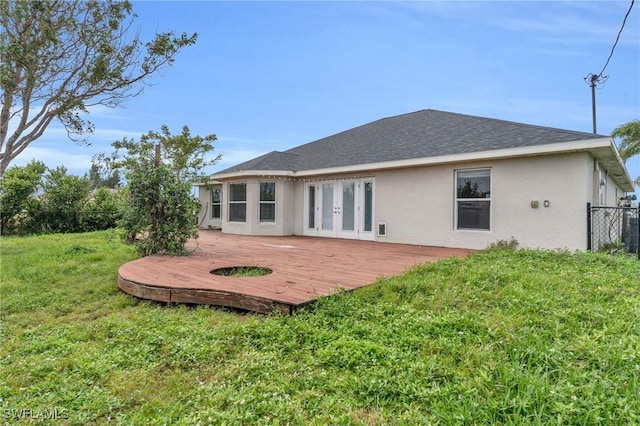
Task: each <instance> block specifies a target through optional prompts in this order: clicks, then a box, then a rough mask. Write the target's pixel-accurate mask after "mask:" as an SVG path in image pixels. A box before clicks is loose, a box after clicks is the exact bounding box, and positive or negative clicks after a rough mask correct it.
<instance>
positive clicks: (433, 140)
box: [199, 110, 634, 250]
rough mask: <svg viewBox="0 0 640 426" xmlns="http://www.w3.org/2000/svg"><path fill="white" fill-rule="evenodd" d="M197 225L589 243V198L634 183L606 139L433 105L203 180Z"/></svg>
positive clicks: (597, 201)
mask: <svg viewBox="0 0 640 426" xmlns="http://www.w3.org/2000/svg"><path fill="white" fill-rule="evenodd" d="M211 179H212V181H211V186H210V187H204V186H202V187H201V188H200V195H199V197H200V202H201V205H202V208H201V211H200V219H201V226H202V227H204V228H207V227H209V228H220V229H222V232H225V233H231V234H243V235H306V236H316V237H331V238H355V239H362V240H375V241H380V242H393V243H407V244H418V245H430V246H442V247H457V248H470V249H483V248H486V247H487V246H488V245H489V244H491V243H494V242H497V241H499V240H510V239H511V238H515V239H516V240H517V241H518V243H519V244H520V246H521V247H531V248H547V249H555V248H566V249H570V250H575V249H578V250H584V249H586V248H587V203H591V204H592V205H594V206H598V205H610V206H615V205H616V204H617V200H618V199H619V198H620V197H623V196H624V195H625V193H626V192H630V191H633V190H634V188H633V184H632V181H631V178H630V177H629V174H628V172H627V170H626V168H625V166H624V163H623V162H622V160H621V159H620V156H619V155H618V151H617V149H616V146H615V144H614V142H613V140H612V139H611V138H610V137H609V136H604V135H596V134H591V133H585V132H576V131H570V130H562V129H555V128H549V127H542V126H535V125H530V124H522V123H514V122H509V121H503V120H497V119H492V118H483V117H476V116H470V115H464V114H458V113H451V112H443V111H437V110H422V111H417V112H413V113H409V114H403V115H398V116H394V117H389V118H383V119H380V120H377V121H374V122H371V123H368V124H365V125H362V126H359V127H356V128H353V129H350V130H346V131H344V132H341V133H338V134H335V135H332V136H328V137H325V138H322V139H319V140H317V141H314V142H310V143H307V144H304V145H301V146H298V147H295V148H292V149H289V150H287V151H284V152H278V151H273V152H270V153H268V154H265V155H263V156H260V157H257V158H254V159H252V160H250V161H247V162H244V163H242V164H239V165H237V166H235V167H231V168H228V169H226V170H223V171H221V172H218V173H216V174H214V175H212V176H211Z"/></svg>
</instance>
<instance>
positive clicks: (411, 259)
mask: <svg viewBox="0 0 640 426" xmlns="http://www.w3.org/2000/svg"><path fill="white" fill-rule="evenodd" d="M191 244H192V248H193V247H195V252H194V253H193V254H192V255H191V256H186V257H170V256H162V255H154V256H148V257H145V258H142V259H138V260H134V261H132V262H129V263H126V264H124V265H122V266H121V267H120V269H119V271H118V286H119V287H120V289H121V290H123V291H124V292H126V293H128V294H131V295H133V296H136V297H139V298H142V299H151V300H156V301H161V302H174V303H195V304H210V305H219V306H227V307H234V308H240V309H246V310H250V311H256V312H262V313H268V312H272V311H280V312H282V313H285V314H289V313H291V312H292V311H293V310H295V309H297V308H299V307H301V306H304V305H305V304H307V303H309V302H310V301H312V300H314V299H316V298H318V297H321V296H326V295H328V294H331V293H333V292H336V291H341V290H353V289H356V288H359V287H363V286H366V285H368V284H371V283H373V282H374V281H375V280H376V279H377V278H379V277H384V276H391V275H398V274H401V273H403V272H404V271H405V270H407V269H408V268H410V267H411V266H413V265H415V264H416V263H423V262H430V261H434V260H438V259H442V258H446V257H451V256H466V255H467V254H468V253H469V252H470V250H463V249H449V248H442V247H425V246H414V245H406V244H389V243H380V242H372V241H356V240H344V239H332V238H313V237H254V236H242V235H229V234H223V233H222V232H220V231H210V230H201V231H200V238H199V239H198V241H197V242H192V243H191ZM234 266H261V267H267V268H270V269H271V270H273V273H271V274H269V275H264V276H258V277H232V276H220V275H214V274H212V273H211V271H212V270H214V269H218V268H224V267H234Z"/></svg>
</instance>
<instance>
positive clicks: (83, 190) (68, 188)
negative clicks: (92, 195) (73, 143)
mask: <svg viewBox="0 0 640 426" xmlns="http://www.w3.org/2000/svg"><path fill="white" fill-rule="evenodd" d="M43 189H44V194H43V195H42V197H41V198H40V202H39V204H38V205H37V206H35V205H34V207H33V208H32V209H31V211H30V216H31V218H32V219H33V221H34V224H35V225H36V226H39V227H40V229H39V230H38V229H32V231H36V232H47V233H49V232H62V233H70V232H83V231H85V227H84V222H85V218H84V213H85V212H84V210H85V207H86V205H87V202H88V200H89V192H90V190H89V179H87V178H86V177H80V176H75V175H70V174H67V169H66V168H65V167H64V166H58V167H56V168H55V169H53V170H49V172H48V173H47V174H46V175H45V178H44V183H43Z"/></svg>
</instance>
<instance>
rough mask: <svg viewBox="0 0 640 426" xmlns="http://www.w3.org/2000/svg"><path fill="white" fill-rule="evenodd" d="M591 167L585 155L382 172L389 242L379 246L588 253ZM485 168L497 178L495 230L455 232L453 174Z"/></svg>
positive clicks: (379, 208)
mask: <svg viewBox="0 0 640 426" xmlns="http://www.w3.org/2000/svg"><path fill="white" fill-rule="evenodd" d="M588 162H589V156H588V154H584V153H580V154H566V155H557V156H545V157H529V158H520V159H510V160H499V161H493V162H492V161H487V162H476V163H466V164H457V165H447V166H435V167H427V168H416V169H406V170H400V171H388V172H381V173H379V174H377V175H376V207H375V209H376V220H377V221H383V222H386V223H387V236H386V237H379V238H378V240H379V241H388V242H397V243H411V244H424V245H435V246H446V247H464V248H474V249H482V248H486V247H487V246H488V245H489V244H491V243H493V242H496V241H499V240H509V239H511V238H512V237H513V238H515V239H516V240H518V242H519V243H520V245H521V246H524V247H534V248H549V249H553V248H568V249H585V248H586V203H587V199H588V197H587V193H588V180H589V179H588V173H587V171H588V170H589V168H588V167H587V163H588ZM483 168H488V169H490V170H491V187H492V188H491V227H490V230H489V231H483V230H457V229H456V223H455V208H456V204H455V183H454V179H455V172H456V170H467V169H483ZM545 200H546V201H548V206H547V207H545ZM536 201H537V205H538V207H532V202H536ZM533 205H535V203H534V204H533Z"/></svg>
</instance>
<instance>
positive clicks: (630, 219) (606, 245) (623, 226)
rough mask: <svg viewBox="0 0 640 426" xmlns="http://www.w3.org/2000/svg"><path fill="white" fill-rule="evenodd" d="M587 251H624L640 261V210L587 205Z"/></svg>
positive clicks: (636, 208)
mask: <svg viewBox="0 0 640 426" xmlns="http://www.w3.org/2000/svg"><path fill="white" fill-rule="evenodd" d="M587 227H588V230H587V231H588V235H587V249H588V250H590V251H593V252H597V251H601V250H616V249H618V250H624V251H625V252H627V253H637V254H638V259H640V208H639V207H592V206H591V203H587Z"/></svg>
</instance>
